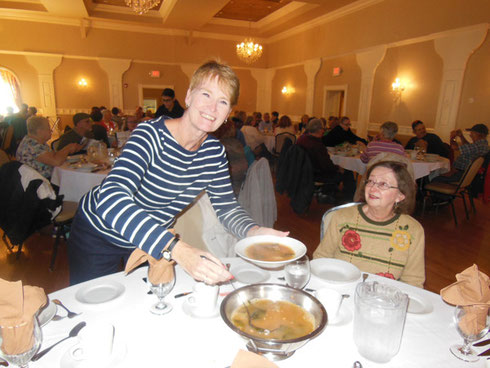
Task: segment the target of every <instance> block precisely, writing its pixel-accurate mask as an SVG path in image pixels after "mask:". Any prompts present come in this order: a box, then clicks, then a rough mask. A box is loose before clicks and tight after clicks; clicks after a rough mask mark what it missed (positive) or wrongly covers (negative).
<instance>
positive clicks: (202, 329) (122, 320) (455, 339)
mask: <svg viewBox="0 0 490 368" xmlns="http://www.w3.org/2000/svg"><path fill="white" fill-rule="evenodd" d="M223 262H230V263H232V268H233V265H236V264H239V263H243V262H245V261H243V260H241V259H238V258H230V259H223ZM146 272H147V270H146V268H139V269H137V270H136V271H134V272H133V273H131V274H130V275H128V276H124V275H123V274H122V273H117V274H113V275H110V276H106V277H103V278H100V279H95V280H91V281H88V282H86V283H84V284H80V285H75V286H72V287H69V288H66V289H63V290H59V291H57V292H54V293H52V294H51V295H50V296H49V297H50V299H54V298H58V299H60V300H61V301H62V302H63V303H65V305H66V306H67V307H68V308H71V309H72V310H73V311H75V312H82V314H81V315H80V316H78V317H76V318H73V319H68V318H65V319H63V320H61V321H51V322H49V323H48V324H47V325H46V326H45V327H43V336H44V341H43V344H42V347H41V348H45V347H47V346H50V345H51V344H52V343H54V342H56V341H58V339H60V338H62V337H64V336H66V335H67V334H68V331H69V330H70V329H71V328H72V327H73V326H75V325H76V324H77V323H78V322H80V321H86V322H87V323H88V324H93V323H97V322H98V321H106V322H109V323H111V324H113V325H114V326H115V331H116V332H115V333H116V339H119V340H120V341H123V343H124V344H125V346H126V348H127V353H126V357H125V359H123V361H122V363H121V364H119V365H117V366H116V365H113V366H111V368H118V367H131V368H133V367H163V366H165V367H200V368H201V367H217V368H224V367H227V366H230V365H231V363H232V361H233V358H234V357H235V355H236V354H237V352H238V350H239V349H246V347H245V341H244V340H242V339H241V338H240V337H239V336H238V335H236V334H235V333H234V332H233V331H232V330H231V329H230V328H229V327H228V326H226V324H225V323H224V322H223V321H222V319H221V317H220V316H217V317H216V318H208V319H196V318H193V317H191V316H189V315H187V314H186V313H185V312H184V311H183V304H184V303H186V297H183V298H180V299H175V298H174V295H175V294H177V293H182V292H185V291H189V290H192V287H193V285H194V283H195V281H194V280H193V279H191V277H190V276H188V275H187V274H186V273H185V272H184V271H183V270H182V269H180V267H177V268H176V277H177V282H176V285H175V287H174V289H173V290H172V292H171V293H170V295H168V296H167V297H166V301H168V302H170V303H171V304H172V305H173V311H172V312H170V313H169V314H167V315H164V316H156V315H154V314H152V313H150V311H149V308H150V306H151V305H152V304H154V303H155V302H156V299H157V298H156V296H154V295H148V294H147V291H148V287H147V285H146V284H145V283H144V282H143V281H142V277H144V276H146ZM279 276H284V272H283V271H282V270H280V271H273V272H271V273H270V278H269V280H268V281H267V282H272V283H281V282H280V281H278V277H279ZM111 280H112V281H117V282H120V283H121V284H123V285H124V286H125V293H124V294H123V295H122V297H121V298H119V299H118V300H115V301H112V302H109V303H107V304H102V305H99V306H97V305H92V306H88V305H86V304H82V303H80V302H79V301H78V300H77V299H76V297H75V293H76V292H77V291H78V290H79V289H80V288H82V287H84V286H86V285H100V284H103V283H105V282H107V281H111ZM369 280H378V281H379V282H385V283H390V284H394V285H396V286H397V287H399V288H400V289H402V290H403V291H404V292H407V293H408V294H409V295H414V294H417V295H419V297H422V298H424V299H425V300H427V301H429V302H430V303H432V305H433V306H434V310H433V312H432V313H429V314H419V315H417V314H407V319H406V324H405V329H404V332H403V339H402V344H401V348H400V352H399V353H398V355H396V356H395V357H394V358H393V359H392V360H391V361H390V362H389V363H387V364H384V365H379V364H375V363H371V362H369V361H368V360H367V359H365V358H363V357H362V356H360V354H359V353H358V352H357V349H356V347H355V345H354V341H353V337H352V328H353V323H352V320H350V321H349V322H346V323H345V324H344V325H339V326H333V325H332V326H330V325H328V324H327V327H326V328H325V330H324V331H323V332H322V333H321V334H320V335H319V336H318V337H317V338H316V339H314V340H312V341H310V342H309V343H307V344H306V345H305V346H303V347H302V348H300V349H299V350H298V351H296V353H295V354H294V355H293V356H292V357H290V358H289V359H287V360H284V361H280V362H277V364H278V366H279V367H295V368H298V367H345V368H350V367H352V364H353V362H354V361H356V360H359V361H360V362H361V363H362V364H363V367H364V368H370V367H390V368H392V367H414V368H423V367H427V368H433V367H445V368H449V367H469V366H471V367H472V368H481V367H484V366H485V360H484V359H481V360H480V361H479V362H478V363H474V364H468V363H464V362H462V361H461V360H458V359H457V358H455V357H454V356H453V355H452V354H451V353H450V351H449V347H450V345H451V344H454V343H461V342H462V341H463V340H462V338H461V337H460V336H459V335H458V333H457V332H456V328H455V327H454V325H453V322H452V316H453V312H454V307H451V306H449V305H447V304H445V303H444V302H443V301H442V300H441V297H440V296H439V295H437V294H434V293H430V292H428V291H425V290H422V289H418V288H415V287H412V286H410V285H407V284H403V283H400V282H397V281H392V280H388V279H385V278H382V277H379V276H374V275H371V276H370V277H369V279H368V281H369ZM356 284H357V282H355V283H349V284H341V285H339V284H329V283H327V282H326V281H323V280H321V279H319V278H317V277H316V276H312V277H311V279H310V282H309V284H308V286H307V287H310V288H320V287H332V288H335V289H338V290H339V291H341V292H343V293H348V294H350V295H351V297H350V298H349V299H345V300H344V304H343V306H342V308H346V310H345V311H346V312H347V313H348V314H349V313H350V314H351V315H352V313H353V311H354V289H355V286H356ZM240 285H241V284H240V283H238V282H237V285H236V286H237V287H238V286H240ZM232 290H233V289H232V287H231V286H230V285H228V284H225V285H222V286H221V287H220V292H229V291H232ZM222 298H223V297H220V301H221V300H222ZM64 313H65V312H64V311H63V310H61V308H58V314H60V315H64ZM75 344H76V339H69V340H67V341H65V342H63V343H61V344H60V345H58V346H57V347H55V348H54V349H53V350H52V351H51V352H50V353H49V354H47V355H46V356H45V357H43V358H42V359H40V360H39V361H38V362H35V363H31V365H30V367H31V368H39V367H45V368H54V367H59V366H60V359H61V358H62V356H63V354H64V353H65V352H66V351H67V350H68V349H70V348H71V347H72V346H74V345H75ZM483 350H485V348H478V351H483Z"/></svg>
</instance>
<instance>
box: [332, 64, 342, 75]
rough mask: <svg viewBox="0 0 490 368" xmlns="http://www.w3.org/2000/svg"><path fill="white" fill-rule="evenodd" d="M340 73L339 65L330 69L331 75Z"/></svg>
mask: <svg viewBox="0 0 490 368" xmlns="http://www.w3.org/2000/svg"><path fill="white" fill-rule="evenodd" d="M340 74H342V68H341V67H340V66H336V67H334V68H333V69H332V76H334V77H338V76H339V75H340Z"/></svg>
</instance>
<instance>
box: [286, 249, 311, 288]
mask: <svg viewBox="0 0 490 368" xmlns="http://www.w3.org/2000/svg"><path fill="white" fill-rule="evenodd" d="M284 274H285V279H286V284H287V285H289V286H291V287H293V288H296V289H302V288H304V287H305V286H306V284H307V283H308V281H309V280H310V260H309V259H308V256H303V257H301V258H299V259H297V260H296V261H292V262H290V263H288V264H287V265H286V266H284Z"/></svg>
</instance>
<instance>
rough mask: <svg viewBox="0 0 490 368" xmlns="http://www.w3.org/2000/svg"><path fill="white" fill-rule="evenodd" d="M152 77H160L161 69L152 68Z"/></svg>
mask: <svg viewBox="0 0 490 368" xmlns="http://www.w3.org/2000/svg"><path fill="white" fill-rule="evenodd" d="M150 78H160V70H152V71H151V72H150Z"/></svg>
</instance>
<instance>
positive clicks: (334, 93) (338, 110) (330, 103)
mask: <svg viewBox="0 0 490 368" xmlns="http://www.w3.org/2000/svg"><path fill="white" fill-rule="evenodd" d="M323 95H324V98H323V101H324V104H323V116H324V117H325V118H328V117H329V116H335V117H339V118H340V117H342V116H344V115H345V106H346V101H347V85H346V84H344V85H338V86H325V87H324V90H323Z"/></svg>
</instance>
